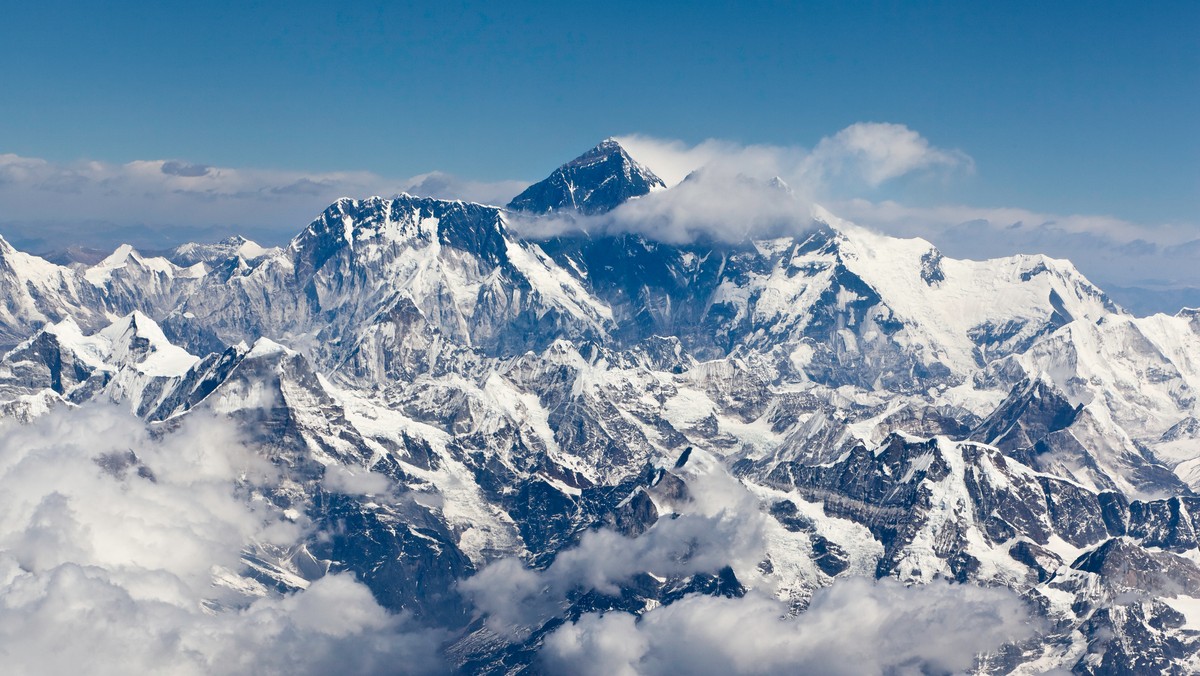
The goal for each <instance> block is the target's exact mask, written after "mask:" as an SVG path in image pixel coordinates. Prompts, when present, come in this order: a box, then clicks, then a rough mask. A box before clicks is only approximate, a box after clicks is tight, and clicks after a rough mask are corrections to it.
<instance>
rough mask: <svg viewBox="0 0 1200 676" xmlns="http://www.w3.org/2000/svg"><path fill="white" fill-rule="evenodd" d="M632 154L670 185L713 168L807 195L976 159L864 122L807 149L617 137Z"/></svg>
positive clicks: (968, 165) (954, 167)
mask: <svg viewBox="0 0 1200 676" xmlns="http://www.w3.org/2000/svg"><path fill="white" fill-rule="evenodd" d="M617 140H618V141H620V142H621V144H622V145H623V146H625V148H626V149H627V150H628V151H629V154H630V155H632V156H633V157H634V159H636V160H638V161H639V162H641V163H642V164H644V165H646V166H647V167H649V168H650V169H651V170H652V171H654V172H655V173H656V174H658V175H659V177H660V178H662V179H663V180H664V181H665V182H666V183H667V185H668V186H671V185H675V184H678V183H679V182H680V181H682V180H683V179H684V177H685V176H687V175H688V174H689V173H691V172H693V171H695V170H697V169H701V168H703V167H708V168H712V169H716V170H719V171H721V172H722V173H726V174H731V175H736V174H742V175H745V176H750V177H754V178H757V179H760V180H765V179H769V178H771V177H773V176H779V177H780V178H783V179H784V180H785V181H787V182H788V183H789V184H792V185H793V186H804V187H805V188H806V190H805V192H808V191H809V189H815V188H817V187H819V186H822V185H828V184H830V183H832V182H834V181H840V180H846V181H849V182H850V183H852V184H865V185H866V186H869V187H872V188H874V187H878V186H879V185H880V184H882V183H885V182H887V181H890V180H893V179H897V178H900V177H902V176H905V175H908V174H912V173H917V172H927V171H933V170H951V171H965V172H970V171H973V169H974V162H973V161H972V160H971V157H970V156H969V155H967V154H966V153H964V152H962V151H960V150H947V149H943V148H938V147H935V146H934V145H933V144H931V143H930V142H929V140H928V139H926V138H925V137H923V136H921V135H920V134H919V133H917V132H916V131H914V130H912V129H909V128H908V127H906V126H904V125H902V124H891V123H882V122H859V123H856V124H852V125H850V126H849V127H846V128H845V129H842V130H841V131H839V132H837V133H836V134H834V135H833V136H827V137H825V138H822V139H821V140H820V141H818V142H817V144H816V146H814V147H813V148H812V149H811V150H809V149H806V148H804V147H802V146H780V145H738V144H735V143H730V142H728V141H720V140H716V139H708V140H706V141H704V142H702V143H699V144H696V145H692V146H689V145H687V144H685V143H683V142H682V141H677V140H670V139H658V138H654V137H649V136H643V135H638V134H632V135H628V136H621V137H619V138H618V139H617Z"/></svg>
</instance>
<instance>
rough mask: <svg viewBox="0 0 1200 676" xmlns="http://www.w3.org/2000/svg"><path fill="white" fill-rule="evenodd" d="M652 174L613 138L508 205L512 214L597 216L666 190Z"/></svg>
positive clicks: (530, 187)
mask: <svg viewBox="0 0 1200 676" xmlns="http://www.w3.org/2000/svg"><path fill="white" fill-rule="evenodd" d="M666 187H667V186H666V184H665V183H663V181H662V179H661V178H659V177H657V176H655V175H654V172H652V171H650V170H649V169H647V168H646V167H644V166H642V165H641V164H638V162H637V161H635V160H634V159H633V158H632V157H630V156H629V153H628V152H626V151H625V149H624V148H622V147H621V144H620V143H618V142H617V141H616V139H611V138H610V139H605V140H604V141H602V142H601V143H600V145H598V146H596V147H595V148H592V149H591V150H589V151H587V152H586V153H584V154H582V155H580V156H579V157H576V158H575V159H573V160H571V161H570V162H568V163H566V164H564V165H562V166H561V167H559V168H558V169H556V170H554V173H552V174H550V176H548V177H546V179H545V180H543V181H541V182H540V183H535V184H533V185H531V186H529V187H528V188H527V189H526V190H525V192H522V193H521V194H520V195H517V196H516V197H514V198H513V200H512V201H511V202H509V203H508V208H509V209H512V210H514V211H528V212H532V213H536V214H545V213H549V212H555V211H567V212H572V211H574V212H579V213H582V214H600V213H604V212H607V211H612V210H613V209H615V208H617V207H618V206H620V205H621V204H623V203H624V202H626V201H628V200H630V199H633V198H635V197H641V196H642V195H645V194H648V193H649V192H650V191H651V190H656V189H663V188H666Z"/></svg>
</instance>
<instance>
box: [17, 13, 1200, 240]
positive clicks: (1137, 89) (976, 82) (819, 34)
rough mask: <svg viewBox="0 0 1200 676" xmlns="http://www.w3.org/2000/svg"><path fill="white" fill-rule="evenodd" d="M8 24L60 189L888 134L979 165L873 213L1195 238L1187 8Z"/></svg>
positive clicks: (34, 150) (21, 133) (918, 184)
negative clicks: (223, 171) (616, 144)
mask: <svg viewBox="0 0 1200 676" xmlns="http://www.w3.org/2000/svg"><path fill="white" fill-rule="evenodd" d="M343 5H352V6H343ZM4 15H5V20H4V21H3V22H0V82H2V83H3V87H2V90H0V153H9V154H12V155H16V156H19V157H21V158H36V159H38V160H45V161H47V162H49V163H54V164H58V165H65V166H78V163H79V162H82V161H99V162H104V163H110V164H113V165H123V164H125V163H129V162H134V161H138V160H166V159H175V160H181V161H183V162H187V163H196V164H199V165H213V166H218V167H228V168H245V169H251V168H253V169H255V170H259V171H268V170H271V171H279V172H294V173H301V174H302V173H305V172H309V173H323V174H330V173H332V172H369V173H370V174H373V175H376V176H385V177H411V176H414V175H416V174H420V173H423V172H428V171H431V170H440V171H444V172H449V173H450V174H454V175H456V176H459V177H464V178H467V179H475V180H479V181H500V180H505V179H511V180H513V181H515V182H521V181H526V182H528V181H532V180H536V179H538V178H540V177H542V176H544V175H545V174H546V173H548V171H549V170H550V169H552V168H553V167H554V166H556V165H557V164H559V163H560V162H562V161H565V160H567V159H569V158H571V157H573V156H574V155H576V154H578V153H579V152H581V151H582V150H584V149H586V148H587V147H589V146H591V145H593V144H594V143H596V142H597V141H598V140H600V139H601V138H604V137H606V136H609V135H625V134H640V135H645V136H649V137H654V138H659V139H677V140H679V141H681V142H683V143H684V144H689V145H691V144H698V143H701V142H703V141H705V140H706V139H719V140H722V141H724V142H727V143H730V144H734V145H754V144H761V145H768V146H778V147H799V148H812V147H813V146H815V145H816V144H818V143H819V142H820V140H821V139H822V138H825V137H829V136H831V135H834V134H836V133H837V132H838V131H839V130H841V129H843V128H846V127H848V126H850V125H853V124H855V123H859V122H887V123H895V124H900V125H905V126H906V127H907V128H909V129H911V130H914V131H915V132H917V133H919V134H920V135H921V136H922V137H923V138H924V139H927V140H928V142H929V143H930V144H931V145H932V146H933V147H936V148H940V149H946V150H948V151H955V152H959V153H962V154H963V155H964V156H966V157H968V158H969V159H970V163H969V167H968V169H969V170H964V171H958V172H954V173H953V175H950V176H947V175H944V174H943V175H940V176H939V179H938V180H900V181H895V182H891V183H889V184H888V185H886V186H877V187H875V188H874V189H873V190H871V191H870V193H869V194H867V195H866V197H868V198H869V199H871V200H874V201H876V202H878V201H883V200H886V199H896V200H901V201H903V202H904V204H906V205H913V206H921V207H933V206H936V205H940V204H955V205H973V206H975V207H979V208H993V209H995V208H1022V209H1028V210H1031V211H1033V212H1036V213H1038V214H1056V215H1074V214H1091V215H1101V216H1107V217H1112V218H1115V219H1121V220H1124V221H1130V222H1134V223H1137V224H1141V225H1145V226H1147V227H1152V228H1153V227H1158V226H1162V225H1164V224H1166V225H1175V226H1176V227H1180V226H1181V225H1182V226H1183V227H1191V226H1194V225H1196V224H1197V223H1198V222H1200V40H1198V39H1197V37H1196V36H1197V35H1200V3H1198V2H1194V1H1191V2H1154V3H1144V2H1142V3H1134V2H1088V3H1075V2H1053V3H1046V2H1028V3H1025V2H1004V3H967V2H945V3H937V2H932V3H912V2H906V3H905V2H895V3H890V2H872V3H855V2H822V3H770V2H760V3H740V4H737V5H734V4H732V3H705V2H697V3H670V2H663V3H646V2H642V3H633V2H620V1H612V2H604V3H578V4H577V3H562V2H554V3H516V2H514V3H471V2H439V3H427V4H425V3H421V4H411V3H399V2H397V3H366V2H364V3H332V2H329V3H322V2H292V3H247V2H237V3H226V2H208V3H184V2H164V3H159V4H152V3H85V2H79V3H54V2H44V3H16V2H7V3H5V7H4ZM72 163H74V164H72ZM3 200H4V197H3V196H0V210H3V209H4V207H5V206H6V205H5V203H4V201H3ZM9 206H12V205H9ZM133 208H134V207H131V209H133ZM51 211H52V210H51ZM11 213H12V214H15V216H13V218H15V219H16V220H22V221H23V222H28V221H30V220H31V219H32V218H33V217H32V216H30V215H28V214H26V213H24V212H23V211H22V209H20V208H16V207H13V208H12V209H11ZM77 217H78V215H77V214H75V215H72V216H70V218H77ZM98 217H99V218H102V219H103V220H105V221H106V222H108V221H112V222H121V221H122V219H121V217H120V214H111V213H108V214H103V215H100V216H98ZM47 218H50V219H53V218H54V214H53V213H48V214H47ZM63 218H64V219H66V218H68V217H67V216H63ZM139 218H141V219H142V220H143V221H144V220H148V217H143V216H139V214H137V213H130V214H129V218H128V220H129V221H130V222H134V221H138V219H139ZM289 218H291V216H290V215H289ZM10 220H12V218H10ZM235 220H236V219H235ZM4 221H5V218H4V216H3V215H0V222H4ZM299 227H300V225H297V226H296V228H294V229H299ZM1197 236H1198V237H1200V233H1197ZM1177 239H1178V237H1177Z"/></svg>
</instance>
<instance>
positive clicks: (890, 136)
mask: <svg viewBox="0 0 1200 676" xmlns="http://www.w3.org/2000/svg"><path fill="white" fill-rule="evenodd" d="M973 168H974V164H973V162H972V160H971V158H970V156H968V155H967V154H966V153H963V152H962V151H958V150H943V149H940V148H935V147H934V146H933V145H931V144H930V143H929V141H928V140H927V139H926V138H925V137H923V136H921V135H920V134H918V133H917V132H915V131H913V130H912V129H909V128H908V127H906V126H904V125H902V124H890V123H883V122H859V123H857V124H852V125H850V126H849V127H846V128H845V129H843V130H841V131H839V132H838V133H836V134H834V135H833V136H830V137H826V138H823V139H821V141H820V143H818V144H817V146H816V147H815V148H814V149H813V151H812V153H811V154H810V155H809V156H808V158H806V161H805V163H804V171H805V173H807V174H809V175H810V176H816V177H819V178H820V179H822V180H829V178H830V177H840V176H847V175H849V176H852V177H855V178H857V179H861V180H863V181H865V182H866V184H867V185H868V186H870V187H877V186H879V185H880V184H882V183H884V182H886V181H890V180H893V179H896V178H900V177H901V176H904V175H906V174H911V173H913V172H917V171H928V170H933V169H951V170H962V171H972V170H973Z"/></svg>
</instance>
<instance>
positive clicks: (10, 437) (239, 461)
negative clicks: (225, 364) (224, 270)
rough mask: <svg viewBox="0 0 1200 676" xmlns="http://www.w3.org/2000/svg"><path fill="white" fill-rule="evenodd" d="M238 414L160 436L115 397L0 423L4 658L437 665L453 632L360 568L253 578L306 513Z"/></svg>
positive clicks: (76, 665)
mask: <svg viewBox="0 0 1200 676" xmlns="http://www.w3.org/2000/svg"><path fill="white" fill-rule="evenodd" d="M277 479H278V477H277V476H275V472H274V469H273V467H272V466H271V465H270V463H268V462H266V461H265V460H263V459H262V458H261V457H259V456H257V455H255V454H254V453H252V452H251V451H250V450H249V449H247V448H246V447H244V446H243V445H242V444H240V443H239V441H238V437H237V435H236V433H235V431H234V430H233V429H232V427H231V423H229V422H226V421H222V420H220V419H217V418H202V419H197V420H192V421H190V422H188V423H185V425H184V427H183V428H182V429H180V430H179V431H177V432H174V433H170V434H167V435H165V436H164V437H162V438H161V439H155V438H153V437H152V436H151V435H150V434H149V433H148V432H147V430H146V429H145V427H144V426H143V425H142V424H141V422H140V421H138V420H136V419H134V418H133V417H132V416H130V415H129V414H128V413H126V412H122V411H119V410H117V409H116V408H113V407H89V408H85V409H81V410H74V409H59V410H58V411H55V412H52V413H50V414H48V415H46V416H43V417H41V418H39V419H37V420H36V421H34V422H33V423H32V424H30V425H28V426H18V425H15V424H11V423H10V424H6V425H4V426H3V428H2V429H0V660H3V663H4V665H5V669H6V670H7V671H9V672H11V673H31V674H32V673H38V674H68V673H82V672H87V673H93V674H106V673H112V674H126V673H172V674H241V673H266V674H283V673H288V674H291V673H298V674H307V673H311V674H317V673H364V674H370V673H393V672H394V671H395V669H396V665H398V664H402V665H405V667H404V668H405V670H406V671H410V672H414V673H421V672H426V671H436V670H439V669H441V667H442V665H441V664H440V663H439V661H438V659H437V657H436V655H435V652H436V649H437V645H438V643H439V642H440V639H441V635H440V634H439V633H437V632H432V631H426V630H418V629H415V628H413V627H411V626H409V625H408V621H407V619H406V618H405V617H403V616H395V615H390V614H388V613H387V612H386V611H385V610H384V609H383V608H382V607H381V606H379V605H378V604H377V603H376V602H375V600H374V598H373V597H372V596H371V594H370V592H369V591H368V590H367V588H366V587H365V586H363V585H361V584H360V583H358V582H357V581H355V580H354V578H353V576H350V575H328V576H326V577H324V578H321V579H319V580H316V581H315V582H313V583H312V584H311V585H310V586H308V587H307V588H306V589H304V590H303V591H299V592H297V593H294V594H290V595H283V596H281V595H279V594H277V593H272V592H269V591H268V590H267V589H266V588H265V587H262V586H261V585H259V584H258V583H256V582H254V581H253V580H249V579H247V578H241V577H239V576H238V575H237V572H238V571H239V570H240V569H241V566H240V563H239V555H240V552H241V551H242V550H243V548H245V547H247V546H249V545H252V544H274V545H279V546H286V545H288V544H292V543H295V542H297V541H298V539H299V538H300V537H301V536H302V535H303V531H304V524H303V523H293V522H291V521H288V520H286V519H284V518H282V516H281V514H280V513H279V510H278V509H277V508H274V507H273V506H272V505H271V504H270V503H269V502H267V501H266V500H263V499H262V498H261V497H255V496H256V486H257V487H261V486H267V485H270V484H271V482H273V481H276V480H277Z"/></svg>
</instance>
